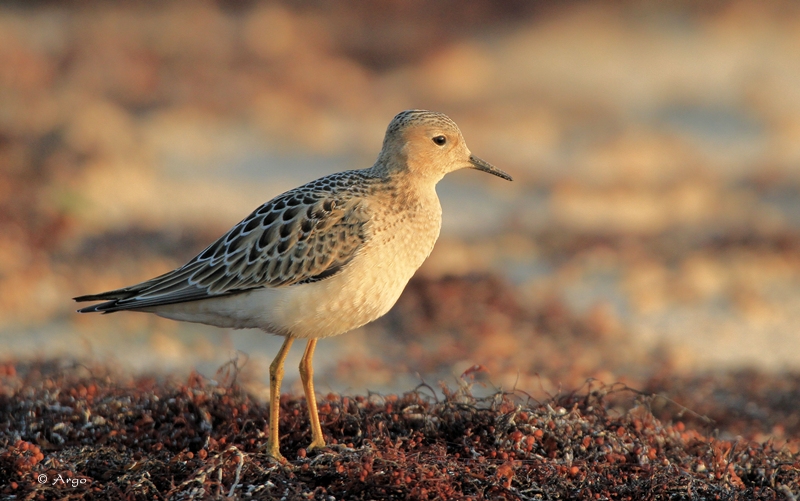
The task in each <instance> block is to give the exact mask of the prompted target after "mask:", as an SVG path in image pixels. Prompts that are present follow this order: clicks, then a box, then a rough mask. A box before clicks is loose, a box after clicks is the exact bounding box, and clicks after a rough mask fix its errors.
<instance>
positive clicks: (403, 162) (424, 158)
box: [377, 110, 511, 183]
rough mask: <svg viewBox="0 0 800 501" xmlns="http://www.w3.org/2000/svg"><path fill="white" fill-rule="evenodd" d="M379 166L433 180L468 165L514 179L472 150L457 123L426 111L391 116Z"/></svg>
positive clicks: (444, 116)
mask: <svg viewBox="0 0 800 501" xmlns="http://www.w3.org/2000/svg"><path fill="white" fill-rule="evenodd" d="M377 166H379V167H380V168H381V169H382V170H384V171H386V172H387V173H388V174H390V175H391V174H395V173H397V174H404V175H411V176H414V177H418V178H421V179H429V180H432V181H433V182H434V183H435V182H438V181H439V180H440V179H441V178H442V177H444V175H445V174H447V173H449V172H453V171H456V170H459V169H465V168H469V169H477V170H481V171H483V172H488V173H489V174H494V175H495V176H498V177H501V178H503V179H506V180H508V181H511V176H509V175H508V174H506V173H505V172H503V171H502V170H500V169H498V168H497V167H495V166H493V165H492V164H490V163H489V162H486V161H484V160H481V159H480V158H478V157H476V156H475V155H473V154H472V153H471V152H470V151H469V148H467V143H466V142H465V141H464V136H462V135H461V131H460V130H459V128H458V125H456V123H455V122H453V121H452V120H451V119H450V118H449V117H448V116H447V115H445V114H443V113H437V112H434V111H426V110H407V111H403V112H400V113H398V114H397V115H396V116H395V117H394V119H392V121H391V123H389V127H387V129H386V136H385V137H384V139H383V149H382V150H381V153H380V155H379V156H378V163H377Z"/></svg>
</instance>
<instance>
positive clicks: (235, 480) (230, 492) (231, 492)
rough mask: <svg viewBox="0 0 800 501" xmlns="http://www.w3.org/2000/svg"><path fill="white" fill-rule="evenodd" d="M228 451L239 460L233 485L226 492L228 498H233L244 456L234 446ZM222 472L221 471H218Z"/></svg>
mask: <svg viewBox="0 0 800 501" xmlns="http://www.w3.org/2000/svg"><path fill="white" fill-rule="evenodd" d="M228 450H229V451H230V450H233V451H234V452H236V456H237V457H238V458H239V466H237V467H236V476H235V477H234V479H233V485H231V490H230V491H228V497H229V498H232V497H233V491H235V490H236V486H237V485H239V477H240V475H241V474H242V466H244V454H242V451H240V450H239V449H238V448H237V447H236V446H231V448H230V449H228ZM220 471H222V470H220Z"/></svg>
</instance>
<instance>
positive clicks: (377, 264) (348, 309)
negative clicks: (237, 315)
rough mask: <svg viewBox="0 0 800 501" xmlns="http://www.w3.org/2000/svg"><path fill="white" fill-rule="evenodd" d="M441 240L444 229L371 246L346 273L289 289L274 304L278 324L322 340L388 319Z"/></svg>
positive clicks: (390, 238)
mask: <svg viewBox="0 0 800 501" xmlns="http://www.w3.org/2000/svg"><path fill="white" fill-rule="evenodd" d="M434 229H435V231H433V230H434ZM437 237H438V225H437V226H436V227H435V228H433V229H431V230H430V231H422V232H420V233H417V234H414V235H410V234H409V235H401V234H395V235H392V236H388V237H387V238H384V239H376V240H375V241H372V242H370V243H369V244H367V246H365V248H364V249H363V252H361V253H360V254H359V255H358V256H356V257H355V258H354V259H353V261H352V262H351V263H350V264H349V265H348V266H347V267H346V268H345V269H344V270H342V272H341V273H339V274H337V275H334V276H333V277H331V278H329V279H327V280H322V281H320V282H314V283H309V284H302V285H296V286H292V287H290V288H288V290H287V292H286V295H285V296H284V297H283V298H281V300H279V301H277V302H275V303H274V309H273V315H274V316H273V321H274V323H275V324H276V325H280V327H281V328H284V329H286V330H288V331H289V332H291V335H292V336H294V337H298V338H318V337H328V336H335V335H338V334H342V333H345V332H347V331H349V330H352V329H355V328H357V327H360V326H362V325H364V324H366V323H369V322H371V321H373V320H375V319H377V318H379V317H381V316H383V315H384V314H385V313H386V312H388V311H389V310H390V309H391V307H392V306H394V304H395V302H397V299H398V298H399V297H400V294H401V293H402V292H403V289H404V288H405V286H406V284H407V283H408V281H409V280H410V279H411V277H412V276H413V275H414V272H415V271H416V270H417V268H419V267H420V265H421V264H422V263H423V261H424V260H425V258H427V257H428V255H429V254H430V252H431V250H432V249H433V245H434V243H435V242H436V238H437ZM265 293H267V294H269V293H270V292H269V291H265Z"/></svg>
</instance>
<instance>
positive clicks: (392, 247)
mask: <svg viewBox="0 0 800 501" xmlns="http://www.w3.org/2000/svg"><path fill="white" fill-rule="evenodd" d="M463 168H472V169H478V170H481V171H484V172H488V173H490V174H494V175H496V176H499V177H501V178H503V179H507V180H509V181H510V180H511V176H509V175H508V174H506V173H505V172H503V171H501V170H499V169H497V168H496V167H494V166H492V165H491V164H489V163H487V162H485V161H483V160H481V159H480V158H478V157H476V156H474V155H472V154H471V153H470V151H469V149H468V148H467V145H466V143H465V142H464V138H463V136H462V135H461V131H460V130H459V128H458V126H457V125H456V124H455V122H453V121H452V120H451V119H450V118H448V117H447V116H446V115H444V114H442V113H435V112H431V111H425V110H409V111H404V112H402V113H399V114H398V115H397V116H395V117H394V119H393V120H392V121H391V123H390V124H389V127H388V128H387V130H386V136H385V138H384V140H383V148H382V149H381V152H380V154H379V155H378V159H377V161H376V162H375V164H374V165H373V166H372V167H370V168H367V169H361V170H350V171H345V172H339V173H337V174H332V175H329V176H325V177H323V178H320V179H317V180H316V181H312V182H310V183H308V184H305V185H303V186H300V187H299V188H295V189H293V190H290V191H287V192H286V193H284V194H282V195H279V196H277V197H275V198H273V199H272V200H270V201H269V202H267V203H265V204H264V205H262V206H261V207H259V208H258V209H256V210H255V211H254V212H253V213H251V214H250V215H249V216H247V217H246V218H245V219H243V220H242V221H241V222H240V223H239V224H237V225H236V226H234V227H233V228H232V229H231V230H230V231H228V232H227V233H226V234H225V235H223V236H222V237H221V238H219V240H217V241H216V242H214V243H212V244H211V245H209V246H208V247H207V248H206V249H205V250H203V251H202V252H201V253H200V254H198V255H197V256H196V257H195V258H194V259H192V260H190V261H189V262H188V263H186V264H185V265H183V266H181V267H180V268H178V269H176V270H173V271H170V272H169V273H166V274H164V275H161V276H159V277H156V278H153V279H152V280H148V281H146V282H142V283H140V284H138V285H133V286H130V287H124V288H122V289H117V290H113V291H109V292H104V293H101V294H92V295H88V296H81V297H77V298H75V300H76V301H105V302H103V303H100V304H95V305H93V306H88V307H86V308H83V309H80V310H78V311H79V312H81V313H88V312H102V313H112V312H115V311H123V310H130V311H143V312H148V313H155V314H156V315H159V316H162V317H166V318H171V319H174V320H184V321H187V322H199V323H203V324H209V325H215V326H219V327H228V328H234V329H240V328H257V329H262V330H264V331H266V332H269V333H273V334H277V335H280V336H284V337H285V338H286V340H285V341H284V343H283V345H282V346H281V349H280V350H279V351H278V354H277V356H276V357H275V359H274V361H273V362H272V364H271V365H270V421H269V440H268V442H267V444H266V447H267V453H268V454H270V455H271V456H272V457H273V458H275V459H278V460H281V461H284V459H283V457H282V456H281V454H280V450H279V443H278V410H279V405H280V386H281V380H282V379H283V363H284V360H285V359H286V355H287V354H288V352H289V348H290V347H291V345H292V342H293V341H294V340H295V339H297V338H301V339H307V340H308V343H307V344H306V349H305V353H304V354H303V357H302V359H301V361H300V377H301V380H302V383H303V389H304V391H305V396H306V400H307V403H308V411H309V419H310V421H311V434H312V440H311V445H310V446H309V449H313V448H319V447H323V446H324V445H325V439H324V438H323V435H322V429H321V427H320V423H319V415H318V413H317V405H316V397H315V393H314V384H313V368H312V358H313V356H314V348H315V347H316V344H317V339H319V338H323V337H328V336H335V335H338V334H343V333H345V332H347V331H350V330H352V329H355V328H357V327H360V326H362V325H364V324H366V323H368V322H371V321H373V320H375V319H376V318H378V317H380V316H382V315H383V314H385V313H386V312H387V311H389V309H390V308H391V307H392V305H394V303H395V301H397V298H398V297H399V296H400V293H401V292H402V291H403V288H404V287H405V285H406V284H407V283H408V281H409V279H411V276H412V275H413V274H414V272H415V271H416V270H417V268H419V267H420V265H421V264H422V262H423V261H424V260H425V259H426V258H427V257H428V255H429V254H430V253H431V250H433V245H434V243H435V242H436V239H437V238H438V236H439V228H440V226H441V222H442V209H441V206H440V204H439V198H438V197H437V195H436V183H437V182H439V180H440V179H442V177H444V175H445V174H447V173H448V172H452V171H455V170H459V169H463Z"/></svg>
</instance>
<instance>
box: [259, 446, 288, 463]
mask: <svg viewBox="0 0 800 501" xmlns="http://www.w3.org/2000/svg"><path fill="white" fill-rule="evenodd" d="M264 452H266V453H267V456H269V457H270V458H271V459H272V460H273V461H275V462H277V463H280V464H284V465H285V464H287V463H288V461H287V460H286V458H285V457H283V455H282V454H281V451H280V448H279V447H278V444H273V443H271V442H267V445H266V446H265V447H264Z"/></svg>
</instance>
